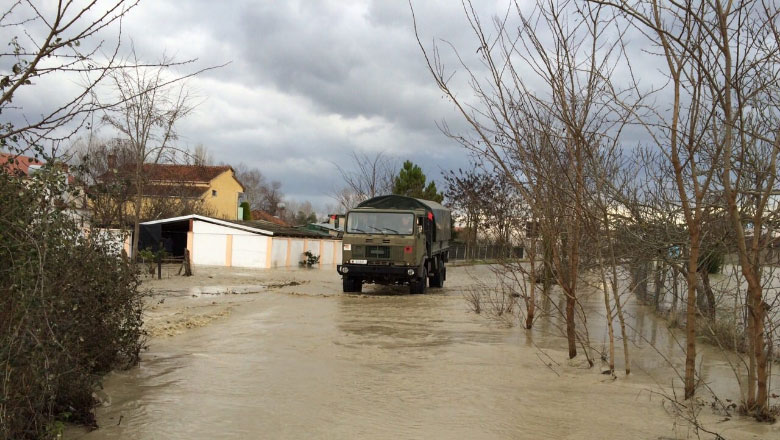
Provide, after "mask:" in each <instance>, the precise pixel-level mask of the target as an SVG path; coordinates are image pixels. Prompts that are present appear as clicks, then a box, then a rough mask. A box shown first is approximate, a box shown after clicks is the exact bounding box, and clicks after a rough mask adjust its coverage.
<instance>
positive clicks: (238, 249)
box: [232, 235, 270, 269]
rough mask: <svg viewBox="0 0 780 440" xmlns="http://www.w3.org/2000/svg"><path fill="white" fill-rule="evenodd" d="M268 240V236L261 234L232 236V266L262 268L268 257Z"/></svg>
mask: <svg viewBox="0 0 780 440" xmlns="http://www.w3.org/2000/svg"><path fill="white" fill-rule="evenodd" d="M268 240H270V238H269V237H264V236H262V235H254V236H247V235H235V236H233V255H232V260H233V261H232V263H233V266H236V267H253V268H258V269H261V268H262V269H264V268H265V265H266V259H267V258H268V255H267V254H268Z"/></svg>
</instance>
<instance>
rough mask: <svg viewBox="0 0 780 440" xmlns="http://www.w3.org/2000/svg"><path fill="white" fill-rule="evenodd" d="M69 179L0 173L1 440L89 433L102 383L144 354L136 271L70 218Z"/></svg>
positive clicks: (46, 174)
mask: <svg viewBox="0 0 780 440" xmlns="http://www.w3.org/2000/svg"><path fill="white" fill-rule="evenodd" d="M64 182H65V179H64V178H63V176H62V175H58V173H56V172H53V171H51V172H49V171H41V172H38V173H36V174H35V175H34V177H33V178H29V179H21V178H18V177H12V176H9V175H8V173H6V172H5V171H4V170H0V206H2V209H0V243H2V246H0V262H2V264H0V371H3V375H2V376H1V377H0V438H3V439H5V438H9V439H10V438H14V439H18V438H20V439H25V438H51V437H55V436H57V435H58V433H59V431H61V429H62V426H63V425H62V421H71V422H77V423H84V424H90V425H94V423H95V421H94V416H93V414H92V407H93V406H94V403H95V401H94V398H93V397H92V393H93V391H94V389H95V388H96V387H97V386H99V384H100V379H101V376H102V375H103V374H105V373H106V372H108V371H110V370H111V369H113V368H117V367H120V368H121V367H127V366H130V365H134V364H135V363H136V362H137V361H138V357H139V352H140V350H141V348H142V346H143V330H142V329H141V325H142V316H141V313H142V295H141V294H140V293H139V290H138V286H139V279H138V274H137V272H136V270H135V269H134V268H133V267H132V266H131V265H130V264H128V263H127V262H126V261H125V260H124V259H123V258H121V257H120V255H119V253H118V252H119V249H116V248H113V247H112V245H111V243H109V242H108V241H106V239H105V238H104V236H103V235H101V234H98V233H91V234H84V233H83V232H82V231H81V229H80V228H79V227H78V226H77V224H76V223H75V221H74V220H73V219H72V218H71V217H70V215H69V214H68V211H67V210H63V208H65V205H66V200H67V198H66V196H67V190H66V188H65V186H64Z"/></svg>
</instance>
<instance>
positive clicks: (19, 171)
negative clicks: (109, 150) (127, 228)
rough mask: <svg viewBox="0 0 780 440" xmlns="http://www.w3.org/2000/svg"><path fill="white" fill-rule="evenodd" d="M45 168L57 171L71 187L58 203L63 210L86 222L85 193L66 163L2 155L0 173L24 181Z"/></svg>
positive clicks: (16, 155)
mask: <svg viewBox="0 0 780 440" xmlns="http://www.w3.org/2000/svg"><path fill="white" fill-rule="evenodd" d="M44 167H50V168H53V169H54V170H56V172H57V173H58V174H57V175H58V176H61V178H62V179H63V180H64V182H65V185H66V186H68V187H70V188H69V191H64V192H62V194H61V195H60V197H59V198H58V200H57V202H56V203H58V205H60V206H59V207H60V208H61V209H65V210H67V211H68V213H69V214H70V215H71V216H72V217H73V218H74V219H75V220H79V221H81V222H84V221H85V219H86V214H87V211H86V210H84V209H80V208H83V206H82V205H83V193H82V192H81V191H80V190H79V189H78V188H75V187H74V182H75V179H74V177H73V176H72V175H71V174H70V172H69V169H68V165H67V164H66V163H64V162H59V161H50V162H45V161H42V160H39V159H37V158H35V157H29V156H24V155H18V154H8V153H0V171H3V172H7V173H11V174H13V175H16V176H18V177H22V178H24V179H27V178H29V177H30V176H32V175H33V174H35V173H37V172H38V171H40V170H41V169H43V168H44ZM58 178H59V177H58Z"/></svg>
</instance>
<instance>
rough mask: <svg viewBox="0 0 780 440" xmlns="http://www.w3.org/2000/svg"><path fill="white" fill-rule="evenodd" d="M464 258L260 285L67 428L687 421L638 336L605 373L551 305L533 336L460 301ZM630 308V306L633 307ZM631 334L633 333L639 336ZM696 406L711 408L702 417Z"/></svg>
mask: <svg viewBox="0 0 780 440" xmlns="http://www.w3.org/2000/svg"><path fill="white" fill-rule="evenodd" d="M469 271H470V272H471V273H470V274H469V273H467V270H465V269H463V268H460V269H455V268H452V269H450V271H449V272H450V273H449V275H450V277H451V280H448V283H447V287H445V289H443V290H438V291H437V290H429V292H430V293H429V294H426V295H408V294H406V289H392V288H381V287H376V288H374V287H372V288H369V289H366V291H367V292H366V294H365V295H342V294H341V293H340V281H339V279H338V276H337V275H335V274H323V275H318V276H323V277H325V279H326V281H325V282H324V284H323V283H320V284H317V285H316V287H315V286H314V285H310V286H306V285H303V286H300V292H299V293H300V294H291V293H279V292H272V291H269V292H263V293H258V294H256V295H255V298H253V299H252V301H251V302H247V303H245V304H243V305H241V306H240V307H238V308H237V309H236V310H235V311H234V312H233V313H232V315H231V316H230V317H227V318H224V319H220V320H217V321H215V322H213V323H212V324H210V325H209V326H207V327H202V328H198V329H194V330H191V331H188V332H186V333H185V334H182V335H179V336H175V337H170V338H158V339H153V340H152V341H151V344H150V349H149V350H148V352H146V353H145V354H144V356H143V361H142V363H141V365H140V366H139V367H137V368H134V369H131V370H128V371H123V372H116V373H112V374H110V375H109V376H108V377H107V378H106V381H105V389H104V391H103V394H104V399H106V402H105V403H104V405H103V406H102V407H100V408H98V410H97V415H98V422H99V424H100V426H101V427H100V429H98V430H95V431H93V432H90V433H87V434H73V435H71V437H72V438H81V439H85V440H86V439H89V440H91V439H115V438H133V439H212V438H220V439H225V438H231V439H243V438H274V439H276V438H290V439H303V438H306V439H319V438H324V439H329V438H333V439H347V438H371V439H373V438H376V439H396V438H403V439H411V438H419V439H438V438H441V439H445V438H446V439H451V438H464V439H466V438H467V439H517V438H527V439H562V438H570V439H583V438H593V439H596V438H598V439H604V438H615V439H629V438H660V437H664V438H678V437H679V438H685V437H686V436H688V435H693V431H692V430H691V429H690V428H689V427H685V426H681V425H675V423H674V422H675V420H674V419H673V418H672V417H670V416H669V414H668V413H667V411H666V410H665V409H664V407H663V404H662V402H663V400H664V399H663V398H661V397H659V396H658V395H657V394H654V393H653V392H651V391H660V390H661V389H662V388H661V387H663V386H668V385H669V384H670V383H671V382H672V378H671V376H669V377H668V378H667V375H669V374H670V373H669V371H664V369H665V368H666V369H668V366H666V365H664V363H663V362H657V361H655V360H652V359H655V358H654V357H653V356H652V354H649V352H648V351H647V350H640V349H637V350H639V352H638V354H637V355H636V359H637V362H638V367H637V368H635V373H634V374H632V375H631V376H630V377H628V378H624V377H623V376H622V375H620V377H619V379H617V380H615V381H613V380H611V379H610V378H609V377H608V376H604V375H601V374H599V370H598V366H597V367H595V368H592V369H588V368H584V367H583V365H582V363H583V362H581V361H579V362H573V363H572V362H569V361H567V360H566V356H565V351H564V349H565V343H564V341H563V340H562V339H561V338H560V337H559V336H558V335H557V330H556V327H555V320H553V319H550V320H547V321H539V325H538V328H537V329H536V330H534V333H533V337H532V338H531V337H527V333H526V331H524V330H522V329H520V328H517V327H514V328H510V327H507V326H504V325H500V324H498V323H496V322H494V321H491V320H488V319H486V318H485V317H483V316H480V315H476V314H474V313H472V312H470V311H469V310H468V305H467V303H466V301H465V300H464V296H463V294H464V292H466V291H468V289H471V288H473V286H474V278H473V277H472V275H473V276H476V278H479V279H482V280H488V279H490V276H491V273H490V272H489V270H487V269H486V268H484V267H483V268H479V267H477V268H472V269H469ZM331 278H332V280H331ZM307 288H308V289H314V290H317V291H307V290H306V289H307ZM321 294H325V295H324V296H320V295H321ZM596 299H597V300H598V298H596ZM194 300H200V298H196V299H194ZM594 304H598V301H595V302H594ZM601 304H602V306H603V302H602V303H601ZM637 310H642V309H641V308H639V307H633V308H631V307H629V311H630V312H631V314H632V315H633V316H634V317H636V315H637ZM632 319H634V318H632ZM596 321H597V320H596ZM632 322H634V324H636V325H637V327H639V328H642V329H645V330H646V331H648V332H655V333H656V334H655V335H653V337H654V338H659V336H658V332H661V331H665V327H662V326H663V324H662V323H661V324H659V321H658V320H657V318H655V317H654V316H652V315H647V316H645V315H642V316H641V322H637V321H632ZM659 325H660V326H661V327H659ZM659 328H660V329H659ZM645 330H643V331H645ZM591 338H592V339H596V340H600V339H599V338H601V335H600V333H596V334H592V335H591ZM640 339H641V338H637V339H636V341H635V342H637V343H638V344H640V345H641V340H640ZM664 344H666V342H664ZM594 345H596V343H595V342H594ZM668 345H669V346H670V347H671V348H669V349H670V350H674V347H673V344H668ZM542 350H543V351H542ZM644 359H646V361H645V360H644ZM643 362H644V363H643ZM708 362H709V361H708ZM725 366H726V363H725V362H718V361H712V362H711V365H710V370H711V373H710V376H711V378H712V380H713V381H715V382H717V381H718V380H722V381H723V382H724V383H728V378H727V377H724V378H722V379H719V378H718V377H719V376H721V375H727V374H728V370H727V369H724V368H725ZM716 376H717V377H716ZM659 378H662V379H663V380H659ZM732 380H733V379H732ZM707 420H710V421H712V423H715V422H716V418H715V416H712V417H710V418H709V419H707ZM731 423H732V424H731V425H728V426H727V428H728V429H729V430H730V431H729V432H731V433H732V434H733V435H731V436H727V438H732V437H733V438H780V431H778V429H777V428H776V427H775V428H772V427H766V426H758V427H756V426H754V424H752V423H751V422H750V421H741V422H739V421H738V422H731ZM767 435H768V436H769V437H767ZM773 436H777V437H773Z"/></svg>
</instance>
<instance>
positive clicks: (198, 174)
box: [122, 163, 232, 184]
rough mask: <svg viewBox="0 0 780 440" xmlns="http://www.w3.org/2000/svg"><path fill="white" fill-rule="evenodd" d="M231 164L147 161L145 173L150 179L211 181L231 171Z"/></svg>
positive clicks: (128, 170)
mask: <svg viewBox="0 0 780 440" xmlns="http://www.w3.org/2000/svg"><path fill="white" fill-rule="evenodd" d="M133 168H134V166H133V165H129V166H125V167H124V168H123V169H122V171H124V172H131V171H132V170H133ZM231 169H232V168H230V167H229V166H205V165H204V166H200V165H169V164H154V163H145V164H144V168H143V173H144V175H145V176H146V178H147V179H149V180H159V181H166V182H194V183H206V184H207V183H209V182H211V180H212V179H214V178H215V177H217V176H219V175H220V174H222V173H224V172H225V171H229V170H231Z"/></svg>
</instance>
